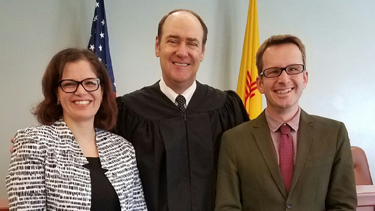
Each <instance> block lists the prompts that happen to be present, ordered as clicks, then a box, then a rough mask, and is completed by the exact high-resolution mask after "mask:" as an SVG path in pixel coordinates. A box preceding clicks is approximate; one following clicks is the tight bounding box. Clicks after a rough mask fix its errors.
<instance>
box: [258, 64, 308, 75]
mask: <svg viewBox="0 0 375 211" xmlns="http://www.w3.org/2000/svg"><path fill="white" fill-rule="evenodd" d="M294 65H301V66H302V70H301V72H298V73H293V74H291V73H289V72H288V71H287V69H288V68H289V67H291V66H294ZM272 68H277V69H280V70H281V71H280V73H279V75H277V76H273V77H269V76H266V75H265V74H264V73H265V71H266V70H269V69H272ZM305 70H306V69H305V65H303V64H291V65H288V66H286V67H283V68H282V67H270V68H267V69H264V70H263V71H262V72H261V73H260V74H259V76H264V77H266V78H277V77H279V76H280V75H281V73H282V72H283V71H285V72H286V74H288V75H298V74H300V73H303V71H305Z"/></svg>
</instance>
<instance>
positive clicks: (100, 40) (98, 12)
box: [88, 0, 116, 94]
mask: <svg viewBox="0 0 375 211" xmlns="http://www.w3.org/2000/svg"><path fill="white" fill-rule="evenodd" d="M108 40H109V38H108V30H107V21H106V18H105V9H104V0H97V1H96V6H95V13H94V18H93V20H92V26H91V35H90V41H89V45H88V49H90V50H92V51H93V52H94V53H95V54H96V55H97V56H98V58H99V60H100V61H102V62H103V64H104V65H105V66H106V68H107V70H108V73H109V76H110V78H111V82H112V86H113V91H114V92H115V94H116V84H115V77H114V75H113V69H112V60H111V54H110V52H109V41H108Z"/></svg>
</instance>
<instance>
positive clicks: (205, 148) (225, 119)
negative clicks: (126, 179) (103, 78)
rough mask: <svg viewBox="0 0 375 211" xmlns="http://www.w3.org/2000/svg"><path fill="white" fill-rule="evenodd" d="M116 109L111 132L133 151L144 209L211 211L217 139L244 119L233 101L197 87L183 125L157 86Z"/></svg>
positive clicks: (240, 107)
mask: <svg viewBox="0 0 375 211" xmlns="http://www.w3.org/2000/svg"><path fill="white" fill-rule="evenodd" d="M117 104H118V110H119V113H118V121H117V128H116V130H117V133H118V134H119V135H121V136H123V137H124V138H126V139H127V140H128V141H130V142H131V143H132V144H133V146H134V148H135V152H136V158H137V164H138V168H139V173H140V178H141V180H142V185H143V190H144V194H145V199H146V203H147V207H148V209H149V210H150V211H156V210H158V211H167V210H169V211H210V210H213V208H214V203H215V188H216V170H217V159H218V153H219V147H220V140H221V135H222V134H223V132H224V131H226V130H228V129H230V128H232V127H234V126H236V125H238V124H241V123H242V122H244V121H247V120H248V119H249V118H248V116H247V113H246V110H245V108H244V107H243V104H242V101H241V99H240V98H239V97H238V95H237V94H236V93H235V92H233V91H225V92H224V91H220V90H217V89H214V88H212V87H210V86H207V85H202V84H200V83H199V82H197V89H196V90H195V92H194V94H193V96H192V98H191V100H190V102H189V104H188V107H187V108H186V121H185V120H184V118H183V117H182V115H181V113H180V110H179V109H178V107H177V106H176V105H175V104H174V103H173V102H172V101H171V100H170V99H169V98H168V97H167V96H165V95H164V94H163V93H162V92H161V91H160V87H159V82H157V83H155V84H154V85H152V86H148V87H144V88H142V89H141V90H138V91H135V92H132V93H130V94H126V95H124V96H122V97H118V98H117Z"/></svg>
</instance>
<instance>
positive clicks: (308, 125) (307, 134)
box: [290, 109, 315, 192]
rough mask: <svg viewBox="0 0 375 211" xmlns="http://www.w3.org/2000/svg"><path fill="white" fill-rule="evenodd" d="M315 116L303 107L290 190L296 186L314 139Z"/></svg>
mask: <svg viewBox="0 0 375 211" xmlns="http://www.w3.org/2000/svg"><path fill="white" fill-rule="evenodd" d="M313 121H314V120H313V118H312V117H311V116H310V115H309V114H307V113H306V112H305V111H304V110H302V109H301V118H300V123H299V129H298V134H297V137H298V140H297V157H296V163H295V165H294V172H293V179H292V184H291V187H290V192H292V191H293V189H294V187H295V186H296V184H297V182H298V180H299V177H300V175H301V172H302V170H303V168H304V166H305V163H306V159H307V155H308V153H309V150H310V146H311V143H312V141H313V139H314V130H315V127H314V124H313Z"/></svg>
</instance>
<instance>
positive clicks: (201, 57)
mask: <svg viewBox="0 0 375 211" xmlns="http://www.w3.org/2000/svg"><path fill="white" fill-rule="evenodd" d="M205 52H206V44H204V45H203V46H202V53H201V55H200V61H201V62H202V61H203V59H204V53H205Z"/></svg>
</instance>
